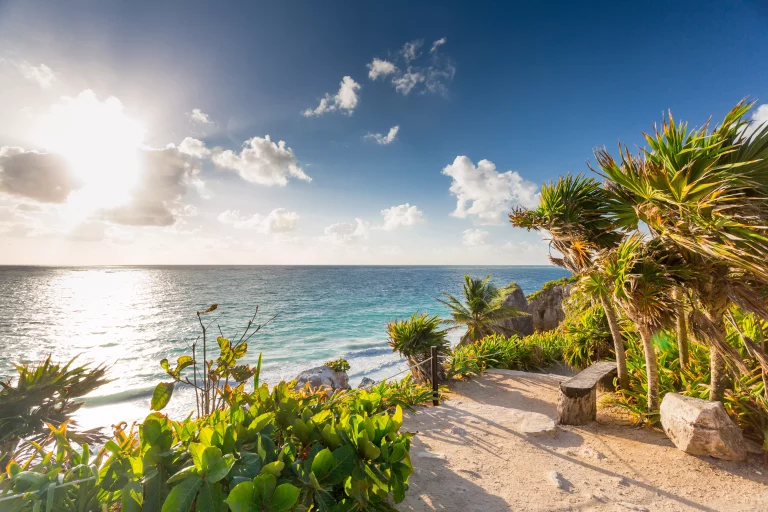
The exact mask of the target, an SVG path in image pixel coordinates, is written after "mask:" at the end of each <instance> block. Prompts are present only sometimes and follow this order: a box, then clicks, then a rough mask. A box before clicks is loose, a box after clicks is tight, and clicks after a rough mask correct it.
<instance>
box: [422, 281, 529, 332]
mask: <svg viewBox="0 0 768 512" xmlns="http://www.w3.org/2000/svg"><path fill="white" fill-rule="evenodd" d="M490 279H491V276H487V277H486V278H485V279H476V278H473V277H470V276H467V275H465V276H464V287H463V295H464V302H462V301H461V300H459V299H458V298H456V297H454V296H453V295H450V294H448V293H445V292H443V296H444V297H445V299H437V300H438V302H440V303H442V304H445V305H446V306H448V308H449V309H450V311H451V318H449V319H446V320H444V323H446V324H448V325H451V326H452V327H451V328H452V329H457V328H461V327H465V328H466V329H467V332H466V333H465V334H464V336H462V338H461V342H460V343H459V345H466V344H468V343H474V342H476V341H479V340H481V339H483V338H484V337H486V336H488V335H490V334H493V333H494V332H501V333H505V331H506V329H505V327H504V321H505V320H508V319H510V318H514V317H516V316H521V315H523V314H525V313H521V312H520V311H518V310H517V308H514V307H512V306H505V305H504V304H503V302H504V299H505V298H506V297H507V295H508V294H509V291H510V290H509V289H508V288H497V287H496V286H495V285H494V284H493V283H491V282H490Z"/></svg>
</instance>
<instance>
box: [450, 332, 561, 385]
mask: <svg viewBox="0 0 768 512" xmlns="http://www.w3.org/2000/svg"><path fill="white" fill-rule="evenodd" d="M563 342H564V339H563V337H562V336H561V335H560V334H559V333H557V332H554V331H550V332H544V333H536V334H533V335H531V336H526V337H525V338H519V337H517V336H512V337H509V338H507V337H505V336H503V335H500V334H492V335H490V336H486V337H485V338H483V339H482V340H480V341H478V342H477V343H473V344H471V345H464V346H459V347H456V348H455V349H454V351H453V354H452V357H451V359H450V361H449V362H448V369H447V373H448V376H449V377H452V378H463V377H468V376H471V375H479V374H481V373H483V372H484V371H485V370H486V369H488V368H502V369H506V370H523V371H530V370H538V369H542V368H545V367H547V366H549V365H551V364H552V363H554V362H556V361H558V360H560V359H561V358H562V350H563Z"/></svg>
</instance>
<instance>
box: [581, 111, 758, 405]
mask: <svg viewBox="0 0 768 512" xmlns="http://www.w3.org/2000/svg"><path fill="white" fill-rule="evenodd" d="M751 106H752V104H748V103H746V102H744V101H742V102H740V103H739V104H738V105H736V107H735V108H734V109H732V110H731V111H730V112H729V113H728V114H727V115H726V117H725V119H724V120H723V122H722V123H721V124H720V125H718V126H716V127H714V128H713V129H710V127H709V123H706V124H705V125H704V126H703V127H701V128H699V129H695V130H690V129H689V128H688V126H687V124H685V123H675V121H674V119H673V118H672V115H671V114H670V115H669V119H668V120H667V119H664V120H663V122H662V125H661V127H655V128H654V130H653V133H651V134H646V135H645V138H646V142H647V144H648V148H647V149H644V150H642V151H641V153H640V154H639V155H632V154H631V153H630V152H629V150H628V149H627V148H626V147H620V148H619V152H620V159H619V161H618V162H617V161H616V160H614V159H613V158H612V157H611V155H610V154H609V153H608V152H607V151H606V150H605V149H601V150H598V151H596V153H595V156H596V158H597V162H598V165H599V173H600V174H601V175H602V176H603V177H605V178H606V180H607V184H606V185H607V188H608V190H609V192H610V193H611V196H612V198H611V208H610V211H611V216H612V218H613V220H614V222H616V224H617V225H619V226H620V227H622V228H624V229H628V230H637V229H638V227H639V226H640V225H645V226H647V229H648V231H649V232H650V235H651V236H652V237H654V238H656V239H658V240H660V241H661V242H662V243H664V244H667V245H669V246H672V247H674V248H675V249H676V251H677V252H678V254H680V255H681V256H682V257H683V258H684V259H685V261H686V262H687V263H688V267H689V268H690V269H693V270H696V273H697V276H696V279H694V280H692V281H691V282H690V283H689V285H690V288H691V290H692V292H693V295H694V298H695V299H696V301H697V302H698V304H700V306H701V311H699V310H698V309H697V308H693V309H692V311H691V320H692V322H691V323H690V327H691V330H692V331H693V333H694V334H695V335H696V337H697V338H699V339H701V340H703V341H707V342H708V344H709V345H710V347H711V348H712V350H711V351H710V352H711V366H712V384H711V395H710V398H711V399H713V400H721V399H722V397H723V392H724V389H725V378H726V375H725V367H724V357H725V356H728V355H731V356H733V354H734V353H733V351H731V350H729V348H728V346H727V343H726V342H725V324H724V314H725V312H726V311H727V310H728V308H729V307H730V305H731V303H736V304H739V305H740V306H742V305H743V306H745V307H746V309H747V310H748V311H753V312H755V313H758V314H760V315H761V316H764V315H766V314H768V310H766V307H765V303H764V302H761V301H756V300H754V297H755V296H756V295H757V294H756V292H755V286H758V287H759V286H762V285H764V284H766V283H768V258H766V257H765V255H766V254H768V126H764V127H761V128H757V129H756V130H754V131H753V132H752V133H751V134H749V135H747V132H748V126H747V121H746V120H745V119H744V116H745V114H746V113H747V112H748V110H749V109H750V108H751ZM753 285H754V286H753ZM764 317H765V316H764ZM730 360H731V361H732V363H733V364H734V365H735V366H742V365H741V364H740V362H739V361H738V360H737V358H734V357H731V358H730Z"/></svg>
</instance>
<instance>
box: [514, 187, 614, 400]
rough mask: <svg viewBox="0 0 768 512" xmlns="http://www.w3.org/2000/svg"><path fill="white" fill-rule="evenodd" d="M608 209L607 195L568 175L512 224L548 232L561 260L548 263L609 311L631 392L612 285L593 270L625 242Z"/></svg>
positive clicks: (519, 210)
mask: <svg viewBox="0 0 768 512" xmlns="http://www.w3.org/2000/svg"><path fill="white" fill-rule="evenodd" d="M610 206H611V203H610V201H609V195H608V194H607V192H606V191H605V189H604V188H603V187H602V185H601V184H600V183H598V182H597V181H596V180H594V179H592V178H587V177H585V176H582V175H576V176H573V175H571V174H568V175H566V176H565V177H563V178H560V179H559V180H558V181H557V182H555V183H550V184H545V185H544V186H543V187H542V188H541V200H540V203H539V206H538V207H537V208H535V209H533V210H528V209H526V208H523V207H517V208H516V209H515V210H513V212H512V213H511V214H510V216H509V220H510V222H511V223H512V225H513V226H515V227H522V228H526V229H528V230H529V231H530V230H531V229H533V230H536V231H539V232H541V231H545V232H548V233H549V234H550V235H551V237H552V238H551V240H550V247H551V248H554V249H555V250H556V251H558V252H559V253H560V254H561V255H562V257H560V258H556V257H553V256H551V255H550V260H551V261H552V262H553V263H554V264H556V265H558V266H561V267H563V268H566V269H568V270H570V271H571V272H573V273H574V274H580V275H581V276H582V279H581V280H580V286H581V287H582V289H583V290H584V291H586V292H587V293H588V295H589V296H591V297H593V298H596V299H597V300H598V301H599V302H600V304H601V305H602V307H603V309H605V316H606V319H607V320H608V326H609V327H610V330H611V337H612V338H613V346H614V352H615V353H616V368H617V374H618V379H619V386H620V387H621V388H622V389H628V387H629V377H628V375H627V363H626V355H625V347H624V340H623V339H622V337H621V331H620V330H619V322H618V319H617V316H616V311H615V309H614V307H613V304H612V303H611V295H612V291H611V289H610V281H609V280H607V279H605V278H604V276H603V275H602V274H601V273H600V271H599V269H597V268H596V266H595V265H594V258H595V255H596V254H597V253H598V252H599V251H606V250H609V249H610V248H612V247H615V246H616V244H617V243H618V242H619V240H620V239H621V234H620V233H619V232H618V231H616V223H615V222H614V221H613V220H612V219H611V217H610V215H609V213H610V211H609V208H610Z"/></svg>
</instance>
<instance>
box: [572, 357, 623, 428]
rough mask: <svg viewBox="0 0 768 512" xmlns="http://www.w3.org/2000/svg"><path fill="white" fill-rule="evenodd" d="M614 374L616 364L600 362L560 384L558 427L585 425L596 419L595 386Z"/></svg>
mask: <svg viewBox="0 0 768 512" xmlns="http://www.w3.org/2000/svg"><path fill="white" fill-rule="evenodd" d="M615 373H616V363H614V362H611V361H601V362H599V363H595V364H593V365H592V366H590V367H589V368H587V369H585V370H584V371H581V372H579V373H577V374H576V375H574V376H573V377H571V378H570V379H568V380H566V381H563V382H561V383H560V393H559V394H558V396H557V423H558V424H559V425H586V424H587V423H589V422H590V421H595V418H596V417H597V384H598V383H599V382H601V381H603V380H604V379H606V378H608V377H610V376H612V375H614V374H615Z"/></svg>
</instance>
